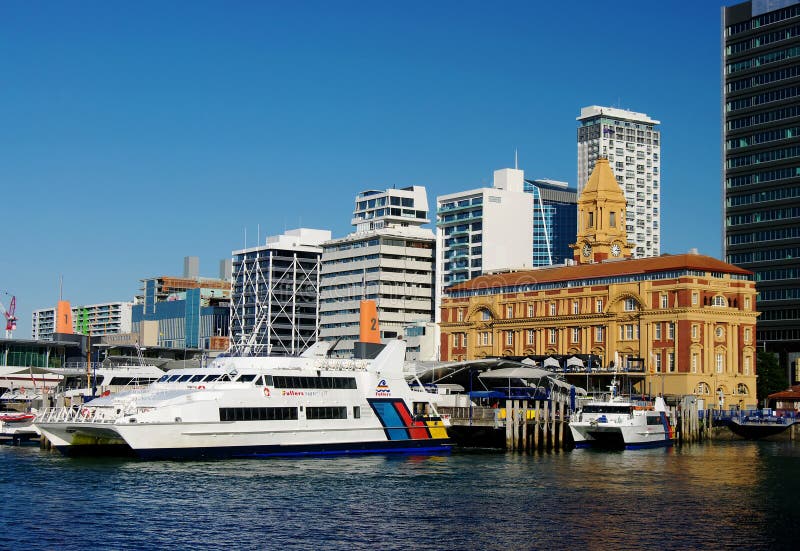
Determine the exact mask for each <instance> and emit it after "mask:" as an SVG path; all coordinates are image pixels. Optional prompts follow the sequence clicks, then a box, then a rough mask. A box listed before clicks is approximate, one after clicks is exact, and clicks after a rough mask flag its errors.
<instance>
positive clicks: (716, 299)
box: [712, 295, 728, 306]
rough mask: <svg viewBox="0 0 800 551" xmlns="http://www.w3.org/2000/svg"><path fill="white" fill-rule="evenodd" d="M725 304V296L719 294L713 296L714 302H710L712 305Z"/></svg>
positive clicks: (726, 302)
mask: <svg viewBox="0 0 800 551" xmlns="http://www.w3.org/2000/svg"><path fill="white" fill-rule="evenodd" d="M727 305H728V301H727V300H725V297H723V296H721V295H717V296H715V297H714V302H713V303H712V306H727Z"/></svg>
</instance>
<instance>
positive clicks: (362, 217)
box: [319, 186, 436, 357]
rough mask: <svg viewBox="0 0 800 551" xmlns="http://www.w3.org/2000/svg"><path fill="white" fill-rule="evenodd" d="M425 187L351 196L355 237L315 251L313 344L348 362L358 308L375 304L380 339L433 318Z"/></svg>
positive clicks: (431, 252)
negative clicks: (318, 267)
mask: <svg viewBox="0 0 800 551" xmlns="http://www.w3.org/2000/svg"><path fill="white" fill-rule="evenodd" d="M427 217H428V199H427V196H426V194H425V188H424V187H421V186H413V187H408V188H402V189H387V190H385V191H376V190H368V191H365V192H362V193H360V194H359V195H358V196H357V197H356V207H355V210H354V212H353V218H352V224H353V225H354V226H355V228H356V231H355V232H353V233H351V234H349V235H347V236H346V237H343V238H340V239H333V240H331V241H328V242H326V243H324V244H323V245H322V249H323V253H322V275H321V278H320V307H319V308H320V339H321V340H325V341H331V342H334V343H336V345H335V348H334V350H333V352H332V355H334V356H339V357H342V356H345V357H346V356H350V355H352V353H353V346H354V344H355V342H356V341H357V340H358V336H359V305H360V302H361V300H363V299H371V300H374V301H376V303H377V307H378V322H379V325H380V329H381V336H382V337H384V338H396V337H399V336H405V334H404V332H405V329H406V328H407V327H408V326H410V325H415V324H418V323H420V322H430V321H431V320H432V319H433V308H434V304H433V288H434V277H433V273H434V247H435V241H436V239H435V236H434V235H433V232H432V231H431V230H429V229H425V228H422V227H420V226H422V225H423V224H426V223H429V220H428V218H427Z"/></svg>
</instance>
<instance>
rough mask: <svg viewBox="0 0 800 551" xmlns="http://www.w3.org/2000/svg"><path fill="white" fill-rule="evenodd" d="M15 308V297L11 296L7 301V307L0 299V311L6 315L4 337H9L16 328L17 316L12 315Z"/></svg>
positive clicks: (5, 292)
mask: <svg viewBox="0 0 800 551" xmlns="http://www.w3.org/2000/svg"><path fill="white" fill-rule="evenodd" d="M4 294H6V295H7V294H8V292H7V291H4ZM16 310H17V297H15V296H12V297H11V302H10V303H9V306H8V309H6V307H5V306H4V305H3V301H0V311H2V312H3V315H4V316H5V317H6V338H7V339H10V338H11V337H12V336H13V334H14V331H15V330H16V329H17V317H16V316H15V315H14V312H15V311H16Z"/></svg>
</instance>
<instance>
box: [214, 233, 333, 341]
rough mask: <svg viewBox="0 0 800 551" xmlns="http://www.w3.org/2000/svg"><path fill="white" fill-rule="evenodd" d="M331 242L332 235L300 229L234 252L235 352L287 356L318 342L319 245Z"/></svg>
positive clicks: (320, 251) (232, 297)
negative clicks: (262, 243)
mask: <svg viewBox="0 0 800 551" xmlns="http://www.w3.org/2000/svg"><path fill="white" fill-rule="evenodd" d="M330 238H331V232H330V231H328V230H315V229H309V228H299V229H295V230H289V231H287V232H285V233H284V234H283V235H276V236H272V237H268V238H267V240H266V243H265V244H264V245H259V246H257V247H250V248H247V249H241V250H238V251H233V265H232V270H233V272H232V287H231V317H230V319H231V329H230V334H231V344H232V348H233V350H235V351H237V352H238V353H242V354H253V355H264V354H270V355H280V356H288V355H296V354H300V353H302V352H303V351H304V350H305V349H306V348H308V347H309V346H311V345H312V344H314V343H315V342H316V340H317V338H318V330H319V322H320V318H319V289H320V266H321V258H322V246H321V245H322V243H323V242H325V241H329V240H330Z"/></svg>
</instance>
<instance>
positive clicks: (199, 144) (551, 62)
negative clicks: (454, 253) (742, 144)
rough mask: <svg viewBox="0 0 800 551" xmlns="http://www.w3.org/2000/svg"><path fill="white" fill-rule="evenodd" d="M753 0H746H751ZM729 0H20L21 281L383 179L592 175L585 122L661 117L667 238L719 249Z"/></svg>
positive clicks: (114, 281)
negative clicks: (579, 130)
mask: <svg viewBox="0 0 800 551" xmlns="http://www.w3.org/2000/svg"><path fill="white" fill-rule="evenodd" d="M732 3H735V2H728V3H727V4H729V5H730V4H732ZM722 4H723V2H717V1H702V2H696V1H692V2H641V1H631V0H620V1H617V2H613V3H602V4H601V3H598V2H589V1H585V2H584V1H573V2H570V3H562V2H516V1H513V2H512V1H508V2H475V1H473V2H470V1H440V2H421V1H419V2H417V1H404V2H388V1H387V2H374V1H364V2H355V1H336V2H324V1H320V2H300V1H298V2H266V1H262V2H244V1H241V2H202V1H193V2H188V1H186V2H161V1H159V2H151V1H140V2H105V1H98V2H92V1H81V2H47V1H41V2H28V1H23V0H19V1H13V0H10V1H7V2H3V3H2V4H0V52H2V55H0V79H1V85H0V121H1V122H0V189H1V190H2V203H1V204H2V220H3V235H4V239H3V246H2V256H0V300H2V301H3V302H4V303H5V304H6V305H8V301H9V299H10V295H6V294H3V293H4V292H6V291H7V292H8V293H10V294H14V295H16V296H17V314H18V316H19V318H20V323H19V329H18V331H17V332H16V334H15V336H16V337H20V338H28V337H29V336H30V316H31V312H32V311H33V310H34V309H37V308H44V307H50V306H52V305H54V304H55V301H56V300H57V299H58V280H59V276H60V275H63V278H64V296H65V298H66V299H69V300H70V301H72V303H73V304H88V303H96V302H105V301H114V300H130V299H131V298H132V297H133V295H134V294H135V293H136V292H137V290H138V287H139V280H140V279H141V278H145V277H152V276H156V275H180V273H181V272H182V270H183V257H184V256H187V255H193V256H199V257H200V270H201V275H204V276H216V275H217V273H218V263H219V260H220V259H222V258H228V257H230V254H231V251H232V250H234V249H238V248H241V247H242V246H243V245H244V244H245V240H244V235H245V229H246V231H247V236H248V238H247V239H248V241H247V244H248V245H250V246H252V245H254V244H255V237H256V233H257V228H259V227H260V232H261V236H262V238H263V237H264V236H266V235H272V234H277V233H281V232H283V230H284V229H290V228H294V227H298V226H301V225H302V226H305V227H316V228H326V229H330V230H332V231H333V234H334V236H342V235H344V234H346V233H347V232H348V231H349V230H350V226H349V223H350V215H351V213H352V209H353V202H354V196H355V194H356V193H358V192H359V191H361V190H363V189H369V188H385V187H390V186H394V185H396V186H398V187H400V186H408V185H424V186H426V187H427V189H428V197H429V201H430V202H431V204H433V203H434V202H435V197H436V196H437V195H442V194H445V193H452V192H455V191H459V190H463V189H469V188H470V187H478V186H480V185H485V184H490V182H491V177H492V171H493V170H495V169H498V168H504V167H509V166H512V165H513V160H514V150H515V148H516V149H518V151H519V164H520V168H522V169H524V170H525V172H526V176H528V177H538V178H552V179H558V180H565V181H568V182H570V184H571V185H572V186H575V184H576V182H575V178H576V171H577V167H576V156H577V146H576V143H575V135H576V130H575V129H576V122H575V117H576V116H578V114H579V113H580V108H581V107H583V106H587V105H593V104H599V105H610V106H618V107H622V108H627V109H631V110H634V111H639V112H644V113H647V114H648V115H650V116H651V117H652V118H655V119H658V120H660V121H662V125H661V131H662V205H661V208H662V218H663V219H662V252H668V253H681V252H685V251H687V250H688V249H689V248H690V247H697V248H698V249H699V250H700V252H701V253H704V254H709V255H712V256H716V257H719V256H720V254H721V189H720V174H721V161H720V6H721V5H722Z"/></svg>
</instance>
